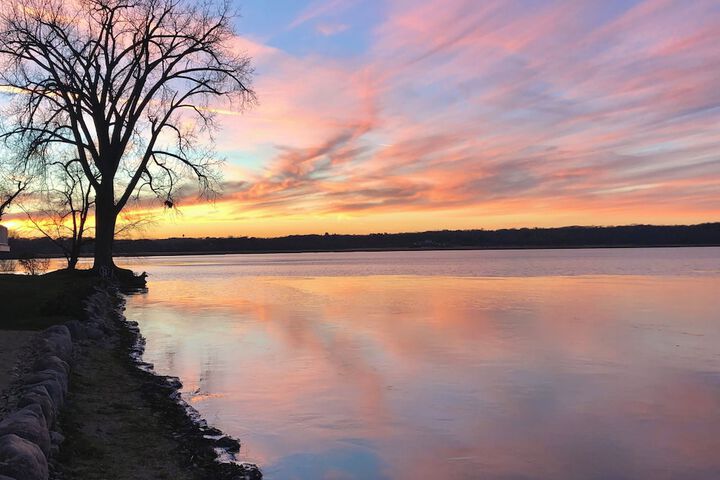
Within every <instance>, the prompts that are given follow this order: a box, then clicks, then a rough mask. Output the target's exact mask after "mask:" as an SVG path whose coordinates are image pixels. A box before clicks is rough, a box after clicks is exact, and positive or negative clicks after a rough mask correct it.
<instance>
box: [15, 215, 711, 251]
mask: <svg viewBox="0 0 720 480" xmlns="http://www.w3.org/2000/svg"><path fill="white" fill-rule="evenodd" d="M718 246H720V222H716V223H704V224H698V225H664V226H657V225H626V226H615V227H592V226H591V227H583V226H570V227H557V228H517V229H500V230H437V231H427V232H408V233H374V234H367V235H345V234H330V233H325V234H322V235H318V234H314V235H289V236H285V237H273V238H258V237H243V236H239V237H204V238H185V237H174V238H165V239H138V240H126V239H118V240H116V241H115V256H117V257H150V256H178V255H230V254H238V255H243V254H278V253H283V254H287V253H331V252H332V253H341V252H408V251H446V250H565V249H572V250H577V249H598V248H681V247H718ZM10 247H11V249H12V250H11V253H10V255H12V256H13V257H17V256H19V255H21V254H23V253H34V254H38V255H44V256H61V255H59V254H60V253H61V252H60V250H59V248H58V247H57V245H55V244H53V242H51V241H50V240H48V239H46V238H32V239H30V238H15V239H11V240H10ZM5 256H6V257H7V254H5ZM83 256H85V257H88V256H92V244H90V245H88V247H87V248H86V249H85V250H84V251H83Z"/></svg>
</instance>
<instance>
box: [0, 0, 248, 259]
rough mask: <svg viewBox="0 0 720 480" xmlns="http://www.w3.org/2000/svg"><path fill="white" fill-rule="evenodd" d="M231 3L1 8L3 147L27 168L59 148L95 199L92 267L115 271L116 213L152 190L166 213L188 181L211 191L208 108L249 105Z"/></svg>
mask: <svg viewBox="0 0 720 480" xmlns="http://www.w3.org/2000/svg"><path fill="white" fill-rule="evenodd" d="M234 18H235V15H234V14H233V12H232V10H231V8H230V6H229V3H227V2H226V1H222V0H221V2H220V3H218V2H215V1H213V0H199V1H197V0H133V1H130V2H128V1H126V0H76V1H73V2H67V1H66V0H4V1H3V2H2V6H0V63H1V64H0V86H2V87H3V88H2V89H3V90H4V91H6V92H11V93H12V102H11V106H10V108H9V109H8V111H7V112H6V114H5V120H6V121H5V126H4V128H3V131H2V132H1V133H0V138H3V139H5V141H6V142H7V143H9V144H11V145H12V146H13V147H14V148H15V149H20V148H21V147H22V148H21V150H22V151H21V152H20V153H19V154H20V158H21V160H22V162H25V164H27V165H33V166H34V167H37V166H38V165H41V166H44V165H45V164H46V162H48V159H51V158H52V157H53V155H54V153H55V150H56V149H57V148H59V147H63V146H65V147H67V146H68V145H69V146H70V147H71V148H74V149H75V150H76V154H75V155H74V156H75V157H76V159H75V161H76V162H77V164H78V165H80V167H81V168H82V171H83V173H84V175H85V178H86V179H87V180H88V181H89V182H90V184H91V186H92V188H93V190H94V192H95V200H96V215H95V225H96V227H95V233H96V240H95V259H94V260H95V263H94V267H95V268H96V269H99V270H102V271H107V270H108V269H114V268H115V265H114V262H113V258H112V251H113V250H112V246H113V239H114V232H115V224H116V221H117V217H118V214H119V213H120V212H121V211H122V210H123V208H124V207H125V206H126V205H127V203H128V201H129V200H130V199H131V197H133V196H136V197H137V196H140V195H142V194H144V192H149V193H151V194H153V195H155V196H156V197H157V198H159V199H160V200H161V201H162V202H165V203H166V205H173V204H174V198H173V194H174V192H175V191H176V189H177V188H178V187H179V186H180V185H181V184H182V182H183V179H184V178H187V177H191V178H195V179H196V180H197V181H198V183H199V187H200V191H201V193H203V194H208V193H209V192H212V191H213V190H214V188H215V187H216V180H217V179H216V174H217V165H218V160H217V159H216V157H215V155H214V153H213V150H212V148H211V147H209V146H208V145H211V143H212V142H211V141H212V132H213V131H214V129H215V122H214V118H215V117H214V109H213V104H212V101H213V100H214V99H217V98H218V97H223V98H224V99H226V100H233V101H235V102H236V105H237V108H238V109H243V108H245V107H246V106H248V105H250V104H252V103H254V101H255V94H254V92H253V91H252V90H251V88H250V81H251V76H252V68H251V65H250V59H249V57H247V56H245V55H242V54H237V53H234V52H232V50H231V47H232V45H231V43H232V40H233V36H234V31H233V21H234Z"/></svg>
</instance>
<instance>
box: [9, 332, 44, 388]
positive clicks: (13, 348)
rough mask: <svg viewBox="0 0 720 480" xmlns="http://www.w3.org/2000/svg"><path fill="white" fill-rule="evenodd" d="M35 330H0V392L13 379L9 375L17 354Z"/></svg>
mask: <svg viewBox="0 0 720 480" xmlns="http://www.w3.org/2000/svg"><path fill="white" fill-rule="evenodd" d="M36 333H37V332H33V331H28V330H0V392H2V391H3V390H5V388H6V387H7V386H8V385H9V384H10V383H11V382H12V381H13V380H14V378H13V377H12V376H11V372H12V370H13V367H14V366H15V361H16V360H17V355H18V353H20V351H21V350H22V348H23V347H24V346H25V345H27V342H28V341H29V340H30V338H31V337H32V336H33V335H35V334H36Z"/></svg>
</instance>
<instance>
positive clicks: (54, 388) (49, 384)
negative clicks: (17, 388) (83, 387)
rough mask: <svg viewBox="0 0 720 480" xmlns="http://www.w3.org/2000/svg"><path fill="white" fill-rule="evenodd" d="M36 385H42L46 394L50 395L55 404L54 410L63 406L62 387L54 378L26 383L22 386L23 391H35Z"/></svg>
mask: <svg viewBox="0 0 720 480" xmlns="http://www.w3.org/2000/svg"><path fill="white" fill-rule="evenodd" d="M36 387H43V388H44V389H45V391H46V393H47V394H49V395H50V398H51V399H52V402H53V405H55V411H57V410H59V409H60V408H61V407H62V406H63V403H64V402H63V401H64V399H65V396H64V393H63V388H62V385H60V383H58V381H57V380H55V379H47V380H43V381H41V382H38V383H28V384H26V385H25V387H24V391H25V392H32V391H35V389H36Z"/></svg>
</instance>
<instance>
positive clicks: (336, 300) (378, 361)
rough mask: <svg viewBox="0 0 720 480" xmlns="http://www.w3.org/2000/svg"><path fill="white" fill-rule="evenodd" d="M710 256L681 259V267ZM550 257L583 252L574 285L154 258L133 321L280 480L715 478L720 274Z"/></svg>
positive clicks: (132, 305) (562, 280) (159, 360)
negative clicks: (156, 262) (627, 270)
mask: <svg viewBox="0 0 720 480" xmlns="http://www.w3.org/2000/svg"><path fill="white" fill-rule="evenodd" d="M709 251H713V250H712V249H711V250H701V251H700V253H699V254H697V256H695V255H696V253H695V252H698V249H681V250H672V251H671V253H672V254H673V255H677V257H676V260H675V261H676V262H677V263H678V265H680V266H679V267H678V271H682V269H683V268H684V267H682V265H690V264H692V263H693V262H695V261H705V262H708V263H711V262H712V261H716V262H717V261H718V259H715V260H712V259H711V260H708V257H707V255H708V253H707V252H709ZM714 251H716V252H717V250H714ZM657 252H658V250H653V251H651V252H649V253H648V254H647V255H644V256H643V258H645V259H646V261H648V262H654V261H655V258H654V257H653V255H655V254H658V253H657ZM461 253H462V255H461V254H460V253H457V252H456V253H455V254H454V255H451V256H447V252H426V253H424V255H426V256H431V257H432V258H434V259H435V260H434V262H437V258H438V257H437V256H440V257H442V258H445V259H446V261H448V262H451V263H452V262H454V264H453V265H452V266H451V267H452V269H454V270H462V269H463V268H466V266H465V264H467V263H472V262H479V261H482V258H484V257H483V256H482V255H485V254H486V253H484V252H483V253H482V255H480V256H478V254H477V253H476V252H461ZM375 255H380V254H375ZM402 255H403V254H399V253H388V254H387V257H386V258H388V259H389V260H388V262H393V261H395V262H396V269H397V265H399V264H402V262H409V261H410V260H408V258H404V260H402V261H398V260H397V257H398V256H402ZM409 255H410V257H412V258H414V260H412V261H418V258H419V259H422V258H424V257H422V256H420V257H417V256H416V255H415V254H409ZM502 255H507V253H506V252H503V253H502ZM548 255H551V256H552V258H557V257H558V256H562V255H565V256H566V257H567V258H565V259H564V260H563V262H564V263H565V264H566V265H567V264H570V263H572V258H574V256H577V257H578V258H579V259H580V260H579V263H578V266H576V268H575V271H576V274H575V276H572V277H563V276H545V277H541V276H531V277H528V278H522V277H519V276H508V277H495V278H487V277H448V276H444V275H442V274H441V273H438V274H436V275H423V276H418V275H407V274H405V273H404V272H403V271H402V269H399V270H398V271H397V272H396V273H397V275H392V276H390V275H374V276H364V275H354V276H338V275H329V276H307V275H296V276H292V275H277V276H255V277H253V276H248V275H244V274H237V275H236V274H235V272H236V271H237V270H241V269H242V268H243V267H242V266H238V265H237V264H236V263H235V262H236V260H234V259H229V264H228V265H222V262H219V261H218V262H217V264H216V265H213V266H207V263H208V262H205V261H204V260H202V259H199V264H202V265H205V266H203V267H200V266H197V265H196V266H195V267H193V268H190V269H185V267H172V268H164V267H158V268H159V271H158V274H157V275H156V276H154V280H151V282H152V283H151V285H150V289H149V291H148V293H146V294H144V295H140V296H135V297H132V298H131V299H130V300H129V302H128V317H129V318H130V319H133V320H138V321H139V322H140V324H141V328H142V331H143V334H144V335H145V336H146V337H147V339H148V344H147V354H146V360H148V361H151V362H154V363H156V366H157V368H158V370H159V371H160V372H162V373H169V374H175V375H179V376H180V377H181V378H182V379H183V381H184V383H185V385H186V391H188V392H190V391H192V390H195V389H198V393H199V395H200V396H199V397H198V398H199V401H198V402H197V404H196V405H195V406H196V407H197V408H198V409H199V410H200V411H201V413H202V414H203V415H204V416H205V417H206V418H208V419H209V420H211V421H212V422H213V423H215V424H216V425H218V426H219V427H221V428H223V429H225V430H227V431H228V433H230V434H233V435H237V436H238V437H240V439H241V441H242V443H243V451H242V456H243V459H245V460H249V461H256V462H259V463H260V464H261V465H263V466H265V470H266V478H268V479H269V480H270V479H273V478H276V479H285V478H294V477H292V475H293V474H297V472H301V473H302V475H305V476H298V477H297V478H303V479H304V478H324V477H323V476H322V475H321V474H322V473H323V472H324V473H328V474H329V473H331V472H334V473H333V474H337V475H340V473H338V472H345V473H344V474H349V475H350V474H351V476H348V477H347V478H382V475H386V476H387V477H388V478H394V479H395V478H397V479H415V478H427V475H428V472H429V471H432V472H440V473H438V475H440V477H439V478H477V476H478V475H482V477H481V478H490V479H501V478H503V479H504V478H513V479H515V478H541V479H542V478H547V479H550V478H553V479H554V478H568V479H578V480H579V479H586V478H632V479H636V478H637V479H640V478H653V479H663V478H687V479H700V478H703V479H704V478H708V477H710V478H712V477H713V476H714V475H715V474H717V473H718V472H719V471H720V459H718V458H717V455H716V454H715V452H717V451H720V436H718V435H717V432H720V416H718V415H717V404H718V399H719V398H720V385H718V382H717V381H711V379H713V378H715V379H716V378H717V377H718V375H720V357H719V356H718V355H717V353H716V350H717V349H716V346H717V344H718V340H720V326H718V325H717V322H716V318H715V317H716V306H717V302H716V293H717V291H719V290H718V289H719V288H720V279H719V278H717V277H712V276H710V277H709V276H704V277H689V276H682V275H670V276H665V275H663V276H651V275H634V276H631V275H619V276H610V275H602V276H596V275H593V276H584V275H579V273H581V272H582V268H583V267H582V265H584V264H585V262H587V259H586V258H585V257H584V255H585V254H584V253H583V252H578V251H572V252H564V253H563V252H548ZM662 255H668V252H664V253H662ZM381 258H382V255H381ZM603 258H604V257H602V256H601V257H600V259H598V260H597V261H598V262H600V263H602V262H603V261H606V260H603ZM452 259H454V260H452ZM615 261H616V259H615V260H612V262H615ZM346 268H347V266H344V267H342V269H341V270H342V271H345V269H346ZM367 268H368V266H367V265H363V267H362V271H366V270H367ZM379 268H380V267H379ZM417 268H420V267H418V266H414V267H412V268H411V269H417ZM448 268H450V267H448ZM467 268H468V269H469V270H473V269H476V268H478V267H475V266H470V267H467ZM513 268H514V267H513ZM605 269H606V267H604V266H602V265H600V266H595V267H593V268H592V271H599V270H600V271H601V270H605ZM441 270H442V269H441ZM151 278H153V277H151ZM678 292H682V295H681V296H682V299H681V301H680V300H678V295H679V293H678ZM688 332H690V333H692V335H688V334H687V333H688ZM170 360H172V361H170ZM173 362H174V363H173ZM429 468H430V470H428V469H429ZM313 475H315V476H313ZM327 478H346V477H342V476H338V477H327Z"/></svg>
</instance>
